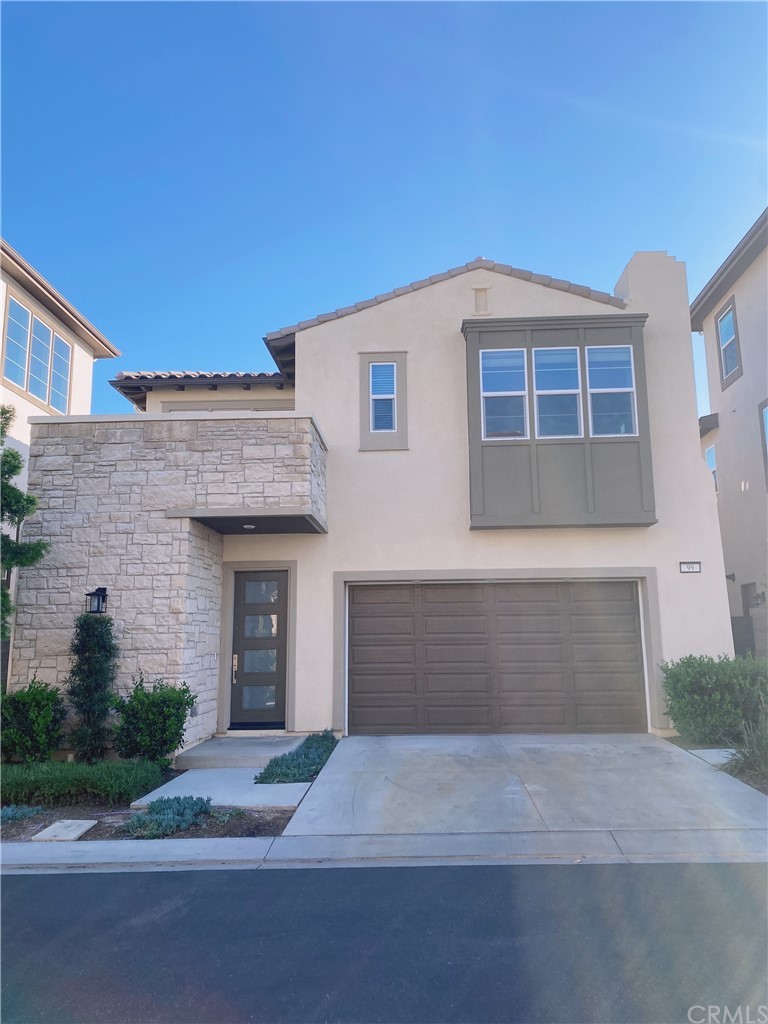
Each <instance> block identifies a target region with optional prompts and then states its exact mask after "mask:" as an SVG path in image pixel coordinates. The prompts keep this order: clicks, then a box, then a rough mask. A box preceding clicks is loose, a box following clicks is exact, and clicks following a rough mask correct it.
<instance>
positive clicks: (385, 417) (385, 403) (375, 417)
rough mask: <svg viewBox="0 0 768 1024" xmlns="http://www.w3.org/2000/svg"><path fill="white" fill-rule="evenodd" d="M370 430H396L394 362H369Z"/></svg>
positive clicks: (395, 371) (395, 373) (395, 376)
mask: <svg viewBox="0 0 768 1024" xmlns="http://www.w3.org/2000/svg"><path fill="white" fill-rule="evenodd" d="M370 373H371V378H370V395H371V432H372V433H375V432H378V431H382V430H383V431H389V432H390V433H394V432H395V431H396V430H397V368H396V365H395V363H371V364H370Z"/></svg>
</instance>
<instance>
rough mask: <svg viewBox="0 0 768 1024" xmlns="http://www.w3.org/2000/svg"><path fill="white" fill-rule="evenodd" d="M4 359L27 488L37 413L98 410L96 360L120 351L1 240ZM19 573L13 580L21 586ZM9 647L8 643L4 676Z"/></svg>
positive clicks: (0, 353) (12, 440) (0, 356)
mask: <svg viewBox="0 0 768 1024" xmlns="http://www.w3.org/2000/svg"><path fill="white" fill-rule="evenodd" d="M0 310H2V334H0V365H1V366H2V371H1V372H2V381H1V382H0V383H1V387H2V403H3V405H9V406H11V407H12V408H13V409H14V411H15V416H14V419H13V423H12V424H11V429H10V431H9V435H8V438H7V444H8V446H9V447H12V448H16V449H17V451H19V452H20V453H21V455H22V457H23V459H24V469H23V471H22V473H21V474H20V475H19V477H17V478H16V479H15V481H14V482H15V483H16V484H17V485H18V486H19V487H21V488H22V489H26V485H27V475H28V468H29V467H28V465H27V462H28V456H29V442H30V431H31V427H30V423H29V420H30V417H32V416H35V417H39V416H41V415H44V416H56V417H58V416H66V415H71V414H82V413H88V412H90V408H91V383H92V379H93V362H94V360H95V359H113V358H114V357H115V356H119V355H120V353H119V351H118V350H117V349H116V348H115V346H114V345H113V344H112V343H111V342H110V341H108V340H107V339H106V338H105V337H104V335H103V334H102V333H101V332H100V331H98V330H97V329H96V328H95V327H94V326H93V324H91V323H89V322H88V321H87V320H86V319H85V317H84V316H83V315H82V313H80V312H78V310H76V309H75V307H74V306H73V305H72V304H71V303H70V302H68V301H67V300H66V299H65V298H64V296H63V295H61V294H60V293H59V292H57V291H56V289H55V288H54V287H53V286H52V285H51V284H49V283H48V281H46V280H45V278H44V277H43V276H42V275H41V274H40V273H38V271H37V270H35V268H34V267H32V266H30V264H29V263H27V261H26V260H25V259H24V258H23V257H22V256H20V255H19V253H18V252H16V250H15V249H13V248H12V247H11V246H10V245H8V243H7V242H6V241H4V240H0ZM15 582H16V581H15V579H7V580H6V581H5V585H7V586H9V587H10V589H11V591H13V590H14V589H15ZM7 656H8V646H7V644H6V643H3V655H2V677H3V680H5V676H6V670H7Z"/></svg>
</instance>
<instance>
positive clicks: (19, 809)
mask: <svg viewBox="0 0 768 1024" xmlns="http://www.w3.org/2000/svg"><path fill="white" fill-rule="evenodd" d="M42 809H43V808H42V807H26V806H25V805H24V804H10V805H9V806H8V807H0V825H10V823H11V822H12V821H24V820H25V819H26V818H34V817H36V816H37V815H38V814H39V813H40V812H41V811H42Z"/></svg>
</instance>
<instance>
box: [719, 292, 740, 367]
mask: <svg viewBox="0 0 768 1024" xmlns="http://www.w3.org/2000/svg"><path fill="white" fill-rule="evenodd" d="M717 343H718V348H719V350H720V380H721V383H722V385H723V387H727V386H728V385H729V384H731V383H732V382H733V381H734V380H736V379H737V378H738V377H740V376H741V351H740V349H739V331H738V327H737V324H736V305H735V303H734V301H733V299H731V300H730V301H729V302H728V304H727V305H726V306H724V307H723V309H722V310H721V311H720V312H719V313H718V315H717Z"/></svg>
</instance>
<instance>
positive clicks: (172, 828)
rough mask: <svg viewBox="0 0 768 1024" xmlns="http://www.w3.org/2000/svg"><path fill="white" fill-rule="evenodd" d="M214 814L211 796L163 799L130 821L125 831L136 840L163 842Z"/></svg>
mask: <svg viewBox="0 0 768 1024" xmlns="http://www.w3.org/2000/svg"><path fill="white" fill-rule="evenodd" d="M210 812H211V798H210V797H209V796H207V797H202V796H162V797H160V798H159V799H157V800H153V801H152V803H150V804H147V809H146V811H142V812H140V813H139V814H134V815H133V817H131V818H129V819H128V821H126V823H125V826H124V827H125V828H126V829H127V831H128V832H129V833H130V835H131V837H132V838H133V839H162V838H163V836H170V835H173V833H174V832H185V831H186V830H187V829H188V828H191V827H192V825H197V824H199V823H201V821H202V819H203V818H204V817H205V815H207V814H210Z"/></svg>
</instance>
